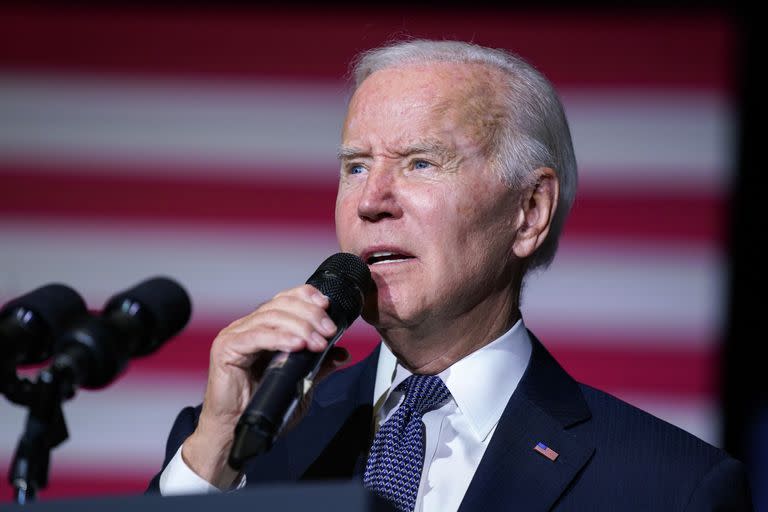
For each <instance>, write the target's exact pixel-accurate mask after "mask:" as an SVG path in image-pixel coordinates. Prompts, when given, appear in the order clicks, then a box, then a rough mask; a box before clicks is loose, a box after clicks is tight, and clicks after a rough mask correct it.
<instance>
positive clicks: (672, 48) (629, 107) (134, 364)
mask: <svg viewBox="0 0 768 512" xmlns="http://www.w3.org/2000/svg"><path fill="white" fill-rule="evenodd" d="M0 27H2V28H1V29H0V304H3V303H5V302H6V301H8V300H10V299H12V298H14V297H17V296H19V295H21V294H24V293H26V292H28V291H30V290H32V289H33V288H36V287H38V286H41V285H44V284H47V283H52V282H59V283H64V284H67V285H69V286H71V287H73V288H74V289H76V290H78V291H79V292H80V293H81V294H82V296H83V297H84V298H85V300H86V302H87V303H88V306H89V307H90V308H91V309H94V310H98V309H100V308H101V307H102V306H103V304H104V302H105V301H106V299H107V298H108V297H110V296H111V295H113V294H115V293H117V292H118V291H122V290H124V289H126V288H129V287H131V286H133V285H135V284H137V283H138V282H140V281H142V280H144V279H146V278H148V277H152V276H156V275H165V276H168V277H171V278H174V279H176V280H177V281H178V282H179V283H181V284H182V285H183V286H184V287H185V288H186V289H187V291H188V292H189V294H190V296H191V298H192V303H193V315H192V318H191V320H190V323H189V324H188V326H187V327H186V328H185V329H184V331H183V332H182V333H181V334H180V335H179V336H177V337H175V338H173V339H172V340H170V341H169V342H167V343H166V344H165V345H164V346H163V347H162V348H161V349H160V350H159V351H158V352H156V353H155V354H153V355H150V356H148V357H145V358H142V359H134V360H132V361H131V363H130V365H129V367H128V369H127V371H126V372H125V373H124V374H122V375H121V376H120V377H119V378H118V379H117V380H116V381H115V382H114V383H113V384H111V385H110V386H108V387H106V388H104V389H101V390H80V391H79V392H78V393H77V395H76V396H75V397H74V398H73V399H72V400H70V401H68V402H66V403H65V405H64V414H65V418H66V421H67V425H68V427H69V434H70V435H69V439H68V440H67V441H66V442H65V443H63V444H62V445H61V446H59V447H57V448H55V449H54V450H53V451H52V454H51V470H50V482H49V485H48V487H47V488H46V489H44V490H43V491H42V492H41V493H40V499H52V498H58V497H63V496H94V495H106V494H128V493H137V492H141V491H143V490H144V488H145V487H146V484H147V482H148V481H149V479H150V478H151V476H152V475H153V474H154V473H155V472H156V471H157V470H158V469H159V467H160V464H161V462H162V458H163V452H164V444H165V439H166V435H167V433H168V431H169V429H170V426H171V424H172V422H173V419H174V417H175V415H176V413H177V412H178V410H179V409H180V408H181V407H183V406H185V405H189V404H196V403H198V402H199V401H200V400H201V398H202V393H203V389H204V385H205V378H206V370H207V363H208V348H209V345H210V342H211V341H212V340H213V338H214V337H215V335H216V333H217V332H218V330H220V329H221V328H223V327H224V326H226V325H227V324H228V323H229V322H231V321H232V320H234V319H236V318H238V317H240V316H242V315H244V314H246V313H248V312H249V311H251V310H252V309H253V308H254V307H255V306H257V305H258V304H259V303H260V302H262V301H263V300H266V299H268V298H270V297H271V296H272V295H274V294H275V293H276V292H278V291H280V290H282V289H284V288H287V287H292V286H295V285H297V284H300V283H303V282H304V281H305V280H306V279H307V277H308V276H309V275H310V274H311V273H312V272H313V271H314V270H315V268H316V267H317V265H318V264H319V263H320V262H321V261H322V260H323V259H325V257H327V256H328V255H330V254H332V253H334V252H336V251H337V250H338V248H337V246H336V241H335V235H334V228H333V205H334V200H335V188H336V180H337V175H338V170H337V169H338V164H337V162H336V159H335V154H336V149H337V146H338V143H339V133H340V127H341V123H342V119H343V115H344V109H345V101H346V99H347V94H348V92H347V86H346V84H345V81H344V75H345V73H346V71H347V65H348V62H349V60H350V59H351V58H352V57H353V56H354V55H355V53H356V52H357V51H359V50H362V49H365V48H369V47H372V46H375V45H378V44H380V43H382V42H384V41H386V40H388V39H391V38H393V37H399V36H405V35H407V36H415V37H421V36H424V37H434V38H440V39H448V38H459V39H465V40H473V41H476V42H478V43H481V44H484V45H487V46H492V47H503V48H507V49H510V50H512V51H515V52H517V53H519V54H520V55H522V56H523V57H525V58H526V59H528V60H529V61H530V62H531V63H532V64H534V65H535V66H536V67H538V68H539V69H540V70H541V71H543V72H544V73H545V75H547V76H548V77H549V78H550V79H551V80H552V81H553V82H554V84H555V86H556V87H557V88H558V90H559V91H560V93H561V96H562V99H563V101H564V104H565V107H566V113H567V115H568V117H569V119H570V123H571V129H572V133H573V138H574V144H575V150H576V156H577V160H578V162H579V169H580V185H579V191H578V196H577V200H576V203H575V205H574V208H573V211H572V216H571V218H570V220H569V222H568V224H567V226H566V230H565V235H564V238H563V241H562V243H561V249H560V252H559V253H558V256H557V258H556V259H555V262H554V264H553V265H552V267H551V268H550V269H549V270H548V271H547V272H544V273H541V274H537V275H535V276H533V277H532V278H531V279H530V280H529V282H528V284H527V286H526V288H525V290H524V292H523V314H524V317H525V319H526V323H527V324H528V326H529V327H530V328H531V329H532V330H533V331H534V332H535V333H536V334H537V336H538V337H539V338H540V339H541V340H542V341H543V342H544V343H545V344H546V345H547V346H548V347H550V349H551V351H552V352H553V354H554V355H555V357H557V358H558V360H559V361H560V362H561V363H562V364H563V366H564V367H565V368H566V369H567V370H569V371H570V372H571V373H572V374H573V375H574V376H575V377H576V378H578V379H579V380H581V381H583V382H586V383H588V384H591V385H593V386H595V387H598V388H601V389H604V390H606V391H608V392H611V393H614V394H616V395H618V396H619V397H622V398H624V399H626V400H627V401H629V402H631V403H633V404H636V405H638V406H640V407H642V408H645V409H646V410H648V411H650V412H652V413H654V414H656V415H657V416H660V417H662V418H664V419H666V420H668V421H670V422H671V423H674V424H676V425H679V426H680V427H682V428H684V429H686V430H688V431H690V432H692V433H693V434H695V435H697V436H699V437H701V438H703V439H705V440H707V441H709V442H712V443H714V444H716V445H719V444H720V426H721V415H720V409H719V403H718V393H719V387H720V382H719V380H718V379H719V377H718V365H719V362H720V356H719V354H720V343H721V341H722V335H723V332H722V330H723V323H724V315H725V297H726V296H725V291H726V285H727V282H726V279H727V275H726V268H727V261H726V260H725V258H726V251H725V239H726V238H725V237H726V233H725V229H726V227H727V214H728V208H727V207H728V194H729V185H730V181H731V179H732V177H733V173H734V167H735V164H734V156H735V155H734V138H735V137H736V133H735V126H736V125H735V119H736V112H735V105H736V102H735V101H734V94H733V90H734V89H733V84H732V69H731V67H732V65H733V52H734V40H735V33H734V29H733V27H732V26H731V25H730V23H729V21H728V18H727V17H725V16H724V15H723V14H722V13H719V12H717V11H702V12H695V11H694V12H691V11H690V10H688V11H687V12H682V11H680V12H677V11H669V10H658V9H657V10H640V9H636V10H622V11H597V10H591V11H590V10H584V9H582V10H579V11H576V10H566V9H564V8H561V9H559V10H549V11H545V10H518V11H515V10H504V11H500V10H487V9H478V10H474V11H468V10H467V11H457V10H443V11H434V12H432V11H410V12H408V13H407V14H406V13H404V12H402V13H401V12H397V13H396V12H394V10H393V11H392V12H389V13H388V12H386V11H384V12H378V11H373V10H371V11H366V12H354V11H349V10H342V9H334V8H332V7H324V8H320V7H317V8H301V9H294V10H289V9H286V10H278V9H275V8H271V9H258V8H244V7H230V8H221V7H220V8H213V7H204V6H196V7H188V8H184V9H182V8H180V7H173V8H172V7H165V8H156V9H150V8H148V7H141V8H138V7H137V8H128V7H112V8H109V9H107V8H97V7H95V6H93V7H87V6H81V7H79V8H76V9H75V8H69V9H65V8H56V7H53V6H48V7H37V8H33V7H0ZM376 342H377V337H376V333H375V331H373V330H372V328H370V327H369V326H367V325H365V324H363V323H362V322H361V321H358V323H356V324H355V325H354V326H353V328H351V329H350V330H349V331H348V332H347V333H346V335H345V336H344V338H343V339H342V341H341V344H342V345H344V346H346V347H347V348H348V349H349V350H350V351H351V352H352V355H353V359H354V360H355V361H356V360H359V359H360V358H362V357H364V356H365V355H366V354H367V353H368V352H369V351H370V349H371V348H372V347H373V346H374V344H375V343H376ZM22 371H23V370H22ZM31 375H34V373H31ZM24 420H25V409H24V408H22V407H20V406H18V405H14V404H12V403H11V402H9V401H8V400H6V399H5V398H0V470H2V471H3V473H2V475H0V476H1V477H2V481H0V503H2V502H8V501H10V500H11V489H10V486H9V484H8V483H7V481H6V475H7V470H8V467H9V465H10V464H11V460H12V458H13V453H14V450H15V447H16V444H17V441H18V438H19V436H20V435H21V433H22V431H23V428H24Z"/></svg>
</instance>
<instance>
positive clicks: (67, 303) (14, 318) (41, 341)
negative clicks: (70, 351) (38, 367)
mask: <svg viewBox="0 0 768 512" xmlns="http://www.w3.org/2000/svg"><path fill="white" fill-rule="evenodd" d="M87 315H88V309H87V307H86V305H85V301H83V298H82V297H81V296H80V295H79V294H78V293H77V292H76V291H75V290H73V289H72V288H70V287H68V286H66V285H63V284H58V283H53V284H48V285H45V286H41V287H40V288H37V289H35V290H32V291H31V292H29V293H27V294H25V295H22V296H21V297H18V298H16V299H14V300H12V301H10V302H8V303H7V304H6V305H5V306H3V308H2V309H1V310H0V321H2V322H3V323H12V324H14V332H16V333H17V334H18V335H19V338H18V339H17V343H18V345H23V346H17V347H16V362H17V363H18V364H35V363H40V362H42V361H45V360H46V359H48V357H50V355H51V350H52V348H53V342H54V339H55V337H56V336H58V335H59V334H60V333H61V332H63V331H64V330H65V329H66V328H68V327H69V326H70V325H71V324H73V323H74V322H75V321H78V320H80V319H82V318H84V317H86V316H87Z"/></svg>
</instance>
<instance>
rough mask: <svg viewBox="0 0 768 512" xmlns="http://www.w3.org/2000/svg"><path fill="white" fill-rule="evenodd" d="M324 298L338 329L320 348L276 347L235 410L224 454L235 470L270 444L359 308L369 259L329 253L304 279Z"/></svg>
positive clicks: (367, 287)
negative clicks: (246, 399) (244, 402)
mask: <svg viewBox="0 0 768 512" xmlns="http://www.w3.org/2000/svg"><path fill="white" fill-rule="evenodd" d="M307 284H310V285H312V286H314V287H315V288H317V289H318V290H319V291H320V292H322V293H323V294H324V295H325V296H327V297H328V299H329V302H330V304H329V306H328V310H327V313H328V316H329V317H330V318H331V320H333V322H334V323H335V324H336V327H337V331H336V334H335V335H334V336H333V338H332V339H330V340H328V347H327V348H326V349H325V351H323V352H322V353H317V352H311V351H309V350H302V351H299V352H291V353H287V352H279V353H277V354H276V355H275V356H274V357H273V358H272V360H271V362H270V363H269V366H267V369H266V371H265V372H264V375H263V377H262V378H261V382H260V383H259V387H258V388H257V389H256V392H255V393H254V395H253V397H252V398H251V401H250V402H249V404H248V407H246V409H245V411H244V412H243V414H242V415H241V416H240V419H239V421H238V422H237V426H236V427H235V439H234V443H233V444H232V449H231V450H230V454H229V461H228V462H229V465H230V466H231V467H232V468H234V469H235V470H239V469H240V468H241V467H242V465H243V464H244V463H245V461H246V460H247V459H248V458H250V457H253V456H255V455H259V454H261V453H264V452H266V451H267V450H269V448H271V446H272V443H273V441H274V439H275V437H276V436H277V435H278V434H279V433H280V431H281V430H282V428H283V427H284V426H285V423H286V422H287V421H288V419H289V418H290V416H291V414H292V413H293V410H294V409H295V408H296V405H297V404H298V403H299V400H300V399H301V397H302V396H303V395H304V394H306V393H307V392H308V391H309V389H310V387H311V386H312V381H313V379H314V378H315V376H316V375H317V372H318V370H319V369H320V366H321V363H322V362H323V360H324V359H325V356H326V355H327V354H328V352H329V351H330V349H331V348H332V347H333V345H334V344H335V343H336V341H337V340H338V339H339V338H340V337H341V335H342V334H343V333H344V331H346V329H347V328H348V327H349V326H350V325H351V324H352V322H354V321H355V320H356V319H357V317H358V316H360V313H361V311H362V309H363V302H364V300H365V295H366V293H367V292H368V291H369V290H370V289H371V288H372V287H373V281H372V280H371V272H370V270H369V269H368V265H366V264H365V262H364V261H363V260H362V259H360V258H359V257H358V256H356V255H354V254H350V253H344V252H340V253H336V254H334V255H332V256H329V257H328V258H327V259H326V260H325V261H323V263H321V264H320V266H319V267H318V268H317V270H315V272H314V273H313V274H312V275H311V276H310V277H309V279H307Z"/></svg>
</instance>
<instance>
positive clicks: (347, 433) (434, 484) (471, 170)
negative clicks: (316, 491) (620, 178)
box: [150, 40, 751, 511]
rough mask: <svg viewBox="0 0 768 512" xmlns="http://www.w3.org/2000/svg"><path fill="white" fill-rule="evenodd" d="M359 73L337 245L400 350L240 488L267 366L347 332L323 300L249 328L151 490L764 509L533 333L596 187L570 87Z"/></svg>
mask: <svg viewBox="0 0 768 512" xmlns="http://www.w3.org/2000/svg"><path fill="white" fill-rule="evenodd" d="M354 76H355V91H354V95H353V97H352V99H351V101H350V104H349V109H348V113H347V117H346V120H345V123H344V129H343V133H342V144H341V148H340V152H339V156H340V160H341V175H340V180H339V189H338V197H337V201H336V230H337V236H338V240H339V245H340V248H341V250H342V251H345V252H350V253H354V254H357V255H359V256H360V257H361V258H362V259H363V260H364V261H365V262H366V263H367V264H368V266H369V268H370V271H371V274H372V278H373V281H374V282H375V291H374V292H373V293H372V294H371V296H369V297H367V298H366V302H365V307H364V311H363V317H364V319H365V320H366V321H367V322H369V323H371V324H372V325H373V326H375V327H376V329H377V331H378V332H379V334H380V335H381V339H382V343H381V344H380V346H379V347H378V348H377V349H376V350H375V351H374V352H373V353H372V354H371V355H370V356H369V357H368V358H367V359H365V360H364V361H362V362H360V363H358V364H356V365H353V366H351V367H349V368H347V369H344V370H341V371H337V372H334V373H331V374H330V376H328V378H327V379H325V380H324V381H323V382H322V383H320V384H319V385H318V387H317V389H316V390H315V392H314V396H313V399H312V403H311V404H309V406H308V407H307V408H308V412H307V413H306V414H305V416H304V417H303V419H302V420H301V421H299V423H298V424H297V425H296V426H295V427H294V428H293V429H291V430H289V431H288V432H286V433H284V434H283V435H281V436H280V437H279V438H278V439H277V441H276V443H275V445H274V446H273V448H272V450H270V451H269V452H268V453H266V454H263V455H260V456H258V457H256V458H254V459H253V460H252V461H251V462H250V463H249V464H248V465H247V467H246V468H245V470H244V474H243V475H242V476H241V477H238V475H237V474H236V473H235V472H234V471H233V470H232V468H230V467H228V465H227V456H228V454H229V450H230V448H231V446H232V441H233V432H234V429H235V425H236V423H237V421H238V419H239V418H240V416H241V414H242V413H243V411H244V410H245V408H246V406H247V405H248V402H249V400H250V397H251V396H252V394H253V392H254V390H255V389H256V387H257V386H258V375H256V376H254V373H256V372H254V371H253V369H254V368H255V367H257V366H259V365H258V364H257V363H258V362H259V361H261V360H262V359H263V358H264V357H265V355H268V354H271V353H272V352H274V351H284V352H292V351H297V350H304V349H306V350H310V351H315V352H319V351H322V350H324V349H325V347H326V344H327V341H326V340H327V339H328V338H330V337H331V336H332V335H333V333H334V332H335V330H336V326H335V325H334V324H333V322H332V321H331V319H330V318H329V317H328V315H327V313H326V308H327V307H328V299H327V298H326V297H325V296H323V295H322V294H321V293H319V292H318V291H317V290H315V289H314V288H313V287H311V286H309V285H303V286H298V287H296V288H292V289H290V290H287V291H284V292H282V293H280V294H278V295H277V296H275V297H274V298H273V299H272V300H270V301H269V302H267V303H265V304H263V305H262V306H261V307H259V308H258V309H257V310H256V311H254V312H253V313H251V314H250V315H248V316H246V317H244V318H242V319H239V320H237V321H235V322H233V323H232V324H230V325H229V326H228V327H226V328H225V329H223V330H222V331H221V333H220V334H219V335H218V337H217V338H216V340H214V342H213V345H212V349H211V363H210V369H209V376H208V384H207V388H206V392H205V397H204V400H203V404H202V406H201V407H198V408H191V407H190V408H187V409H185V410H184V411H182V412H181V414H180V415H179V417H178V418H177V421H176V423H175V425H174V427H173V430H172V432H171V436H170V438H169V442H168V449H167V457H166V463H165V465H164V469H163V471H162V472H161V473H160V474H159V475H158V476H157V477H156V478H155V479H154V480H153V482H152V483H151V484H150V490H158V489H159V491H160V492H161V493H163V494H174V493H187V492H197V491H215V490H217V489H228V488H232V486H238V485H243V484H244V483H247V484H252V483H259V482H264V481H271V480H299V479H317V478H322V479H351V478H358V479H360V480H361V481H362V482H363V484H364V485H365V486H366V487H367V488H369V489H370V490H371V491H372V492H374V493H376V494H378V495H379V496H382V497H383V498H385V499H386V500H388V501H390V502H391V503H392V504H393V505H394V506H395V507H396V508H398V509H401V510H424V511H427V510H428V511H447V510H458V509H461V510H486V511H487V510H511V509H514V510H519V511H522V510H549V509H558V510H710V509H714V508H717V507H730V508H729V509H730V510H749V509H751V500H750V497H749V489H748V485H747V482H746V478H745V474H744V472H743V469H742V466H741V464H740V463H739V462H738V461H736V460H734V459H732V458H731V457H729V456H728V455H727V454H726V453H724V452H723V451H721V450H718V449H716V448H714V447H712V446H710V445H707V444H705V443H704V442H702V441H701V440H699V439H697V438H695V437H694V436H692V435H690V434H688V433H686V432H683V431H682V430H680V429H678V428H676V427H674V426H671V425H669V424H667V423H665V422H663V421H661V420H659V419H657V418H654V417H653V416H651V415H648V414H647V413H644V412H642V411H640V410H638V409H636V408H634V407H632V406H630V405H628V404H626V403H624V402H621V401H620V400H618V399H616V398H614V397H612V396H610V395H607V394H605V393H603V392H600V391H598V390H595V389H593V388H590V387H588V386H585V385H581V384H578V383H576V382H575V381H573V380H572V379H571V378H570V377H569V376H568V375H567V374H566V373H565V371H564V370H563V369H562V368H561V367H560V366H559V365H558V364H557V363H556V362H555V360H554V359H553V358H552V357H551V356H550V355H549V353H548V352H547V351H546V349H545V348H544V347H543V346H542V345H541V343H540V342H539V341H538V340H537V339H536V338H535V337H534V336H533V334H532V333H530V332H529V331H527V330H526V328H525V325H524V324H523V319H522V317H521V314H520V311H519V301H520V292H521V288H522V283H523V279H524V277H525V275H526V272H528V271H530V270H531V269H533V268H536V267H546V265H548V264H549V262H550V261H551V260H552V258H553V257H554V254H555V250H556V248H557V240H558V237H559V235H560V232H561V230H562V227H563V224H564V220H565V218H566V216H567V213H568V210H569V208H570V206H571V204H572V202H573V197H574V194H575V189H576V162H575V158H574V154H573V148H572V144H571V137H570V133H569V129H568V124H567V121H566V119H565V115H564V113H563V109H562V106H561V104H560V101H559V99H558V97H557V95H556V93H555V91H554V90H553V88H552V86H551V85H550V84H549V82H548V81H547V80H546V79H545V78H544V77H543V76H542V75H541V74H540V73H538V72H537V71H536V70H534V69H533V68H532V67H531V66H530V65H528V64H527V63H525V62H524V61H523V60H521V59H519V58H518V57H516V56H513V55H510V54H508V53H506V52H503V51H499V50H493V49H488V48H483V47H479V46H476V45H473V44H468V43H463V42H451V41H440V42H438V41H423V40H416V41H408V42H403V43H396V44H393V45H389V46H387V47H384V48H380V49H376V50H373V51H370V52H367V53H365V54H363V55H362V56H361V58H360V59H358V61H357V62H356V67H355V74H354ZM328 362H329V364H327V365H326V371H327V372H328V373H330V372H329V370H331V369H332V368H331V367H332V364H333V358H329V359H328Z"/></svg>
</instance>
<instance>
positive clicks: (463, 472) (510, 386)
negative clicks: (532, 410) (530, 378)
mask: <svg viewBox="0 0 768 512" xmlns="http://www.w3.org/2000/svg"><path fill="white" fill-rule="evenodd" d="M530 356H531V340H530V338H529V337H528V331H527V330H526V329H525V326H524V325H523V322H522V320H519V321H518V322H517V323H516V324H515V325H514V326H513V327H512V328H511V329H510V330H509V331H507V332H506V333H504V334H503V335H502V336H500V337H499V338H497V339H496V340H495V341H493V342H491V343H489V344H488V345H485V346H484V347H482V348H480V349H479V350H477V351H475V352H472V353H471V354H469V355H468V356H466V357H465V358H464V359H461V360H460V361H457V362H456V363H454V364H453V365H452V366H450V367H449V368H447V369H446V370H444V371H443V372H441V373H439V374H438V376H439V377H440V378H441V379H442V380H443V382H444V383H445V385H446V387H447V388H448V391H450V392H451V398H450V399H449V400H447V401H446V402H445V403H444V404H443V405H442V406H441V407H439V408H438V409H435V410H433V411H429V412H427V413H425V414H424V416H423V417H422V419H423V421H424V425H425V432H426V436H425V446H424V467H423V469H422V472H421V483H420V485H419V492H418V495H417V496H416V508H415V511H416V512H432V511H435V512H438V511H439V512H445V511H450V510H457V509H458V508H459V505H460V504H461V500H462V499H463V498H464V494H465V493H466V492H467V488H468V487H469V483H470V481H471V480H472V477H473V476H474V474H475V470H476V469H477V467H478V465H479V464H480V459H482V457H483V454H484V453H485V449H486V448H487V447H488V443H489V442H490V440H491V437H492V436H493V432H494V431H495V430H496V425H497V424H498V422H499V419H500V418H501V414H502V413H503V412H504V408H505V407H506V405H507V402H508V401H509V398H510V397H511V396H512V393H513V392H514V391H515V389H516V388H517V384H518V383H519V382H520V379H521V378H522V377H523V373H524V372H525V369H526V367H527V366H528V360H529V359H530ZM410 375H411V372H409V371H408V370H407V369H405V368H404V367H402V366H401V365H399V364H398V363H397V359H395V356H394V355H393V354H392V352H391V351H390V350H389V349H388V348H387V347H386V345H384V344H382V347H381V354H380V355H379V366H378V368H377V372H376V387H375V390H374V398H375V401H374V403H375V404H377V405H378V406H379V407H378V410H377V412H376V418H377V424H378V425H379V426H380V425H382V424H383V423H384V422H385V421H386V420H387V419H388V418H389V417H390V416H391V415H392V414H393V413H394V412H395V411H396V410H397V408H398V407H399V406H400V403H401V402H402V400H403V393H401V392H395V391H394V389H395V388H397V386H398V385H399V384H400V383H401V382H403V381H404V380H405V379H407V378H408V377H409V376H410Z"/></svg>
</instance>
